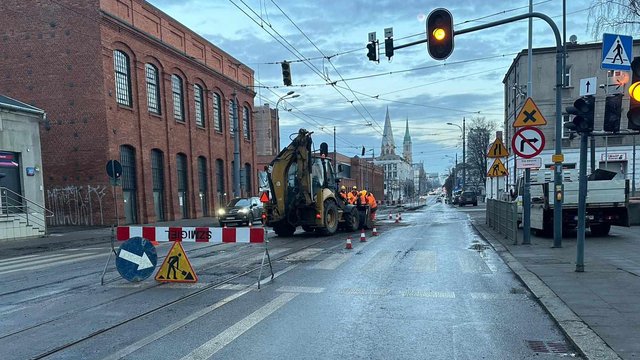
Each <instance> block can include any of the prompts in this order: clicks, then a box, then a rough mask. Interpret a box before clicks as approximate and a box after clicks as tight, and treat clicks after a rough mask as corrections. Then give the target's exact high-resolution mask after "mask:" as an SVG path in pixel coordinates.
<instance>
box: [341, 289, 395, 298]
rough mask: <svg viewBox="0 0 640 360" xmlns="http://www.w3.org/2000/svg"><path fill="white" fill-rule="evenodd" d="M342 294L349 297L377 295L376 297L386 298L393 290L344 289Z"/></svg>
mask: <svg viewBox="0 0 640 360" xmlns="http://www.w3.org/2000/svg"><path fill="white" fill-rule="evenodd" d="M340 292H342V293H343V294H349V295H375V296H385V295H388V294H389V293H390V292H391V290H390V289H361V288H351V289H342V290H341V291H340Z"/></svg>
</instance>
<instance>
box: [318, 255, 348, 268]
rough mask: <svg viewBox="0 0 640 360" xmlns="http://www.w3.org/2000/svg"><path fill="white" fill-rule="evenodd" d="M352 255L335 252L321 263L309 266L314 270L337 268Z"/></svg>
mask: <svg viewBox="0 0 640 360" xmlns="http://www.w3.org/2000/svg"><path fill="white" fill-rule="evenodd" d="M350 257H351V254H333V255H331V256H329V257H328V258H326V259H324V260H322V261H320V262H319V263H317V264H315V265H312V266H309V269H313V270H335V269H337V268H338V266H340V265H342V263H344V262H345V261H347V260H348V259H349V258H350Z"/></svg>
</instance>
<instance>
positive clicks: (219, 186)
mask: <svg viewBox="0 0 640 360" xmlns="http://www.w3.org/2000/svg"><path fill="white" fill-rule="evenodd" d="M216 191H217V192H218V207H220V206H224V205H225V197H226V195H227V194H226V193H227V191H226V190H225V186H224V161H223V160H222V159H217V160H216Z"/></svg>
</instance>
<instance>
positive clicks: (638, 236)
mask: <svg viewBox="0 0 640 360" xmlns="http://www.w3.org/2000/svg"><path fill="white" fill-rule="evenodd" d="M470 216H471V219H472V223H473V225H474V227H475V228H476V229H477V230H478V231H479V232H480V234H481V235H482V236H483V237H484V238H485V239H486V240H487V241H488V242H489V243H491V245H492V246H493V247H494V248H495V249H496V251H497V252H498V253H499V254H500V256H501V257H502V258H503V260H505V262H506V263H507V265H509V267H511V269H512V270H513V271H514V272H515V273H516V275H517V276H518V277H519V278H520V279H521V280H522V281H523V282H524V283H525V284H526V285H527V287H529V289H530V290H531V291H532V293H533V294H534V295H535V296H536V297H537V298H538V299H539V301H540V302H541V303H542V305H543V306H544V307H545V308H546V309H547V311H548V312H549V313H550V314H551V316H553V318H554V319H555V320H556V321H557V322H558V324H559V325H560V327H561V328H562V329H563V331H565V333H566V334H567V336H568V337H569V338H570V339H571V341H573V342H574V344H575V345H576V346H577V347H578V348H579V349H580V350H581V351H582V352H583V353H584V354H585V356H587V358H589V359H617V358H618V356H619V357H620V358H622V359H640V341H639V340H640V229H638V227H632V228H621V227H614V228H612V230H611V236H609V237H605V238H594V237H591V236H590V234H589V233H587V237H586V240H585V272H583V273H577V272H575V262H576V237H575V235H573V236H570V237H565V238H563V239H562V248H556V249H554V248H551V245H552V243H553V239H548V238H539V237H535V236H531V242H532V245H513V244H512V243H513V241H512V240H507V239H505V238H504V237H503V236H502V235H500V234H498V233H497V232H495V231H494V230H493V229H491V228H489V227H488V226H487V225H486V224H485V213H484V212H482V211H480V212H476V213H470ZM518 242H519V243H521V242H522V230H520V231H519V234H518ZM612 350H613V351H612ZM614 352H615V353H614ZM616 354H617V356H616Z"/></svg>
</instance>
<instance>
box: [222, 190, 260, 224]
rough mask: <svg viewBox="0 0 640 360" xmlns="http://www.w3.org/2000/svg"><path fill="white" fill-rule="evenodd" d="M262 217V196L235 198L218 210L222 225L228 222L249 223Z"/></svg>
mask: <svg viewBox="0 0 640 360" xmlns="http://www.w3.org/2000/svg"><path fill="white" fill-rule="evenodd" d="M261 219H262V203H261V202H260V198H257V197H250V198H235V199H233V200H231V201H230V202H229V203H228V204H227V206H225V207H223V208H220V209H219V210H218V221H220V226H224V225H227V224H237V225H242V224H247V225H249V223H253V222H254V221H258V220H261Z"/></svg>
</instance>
